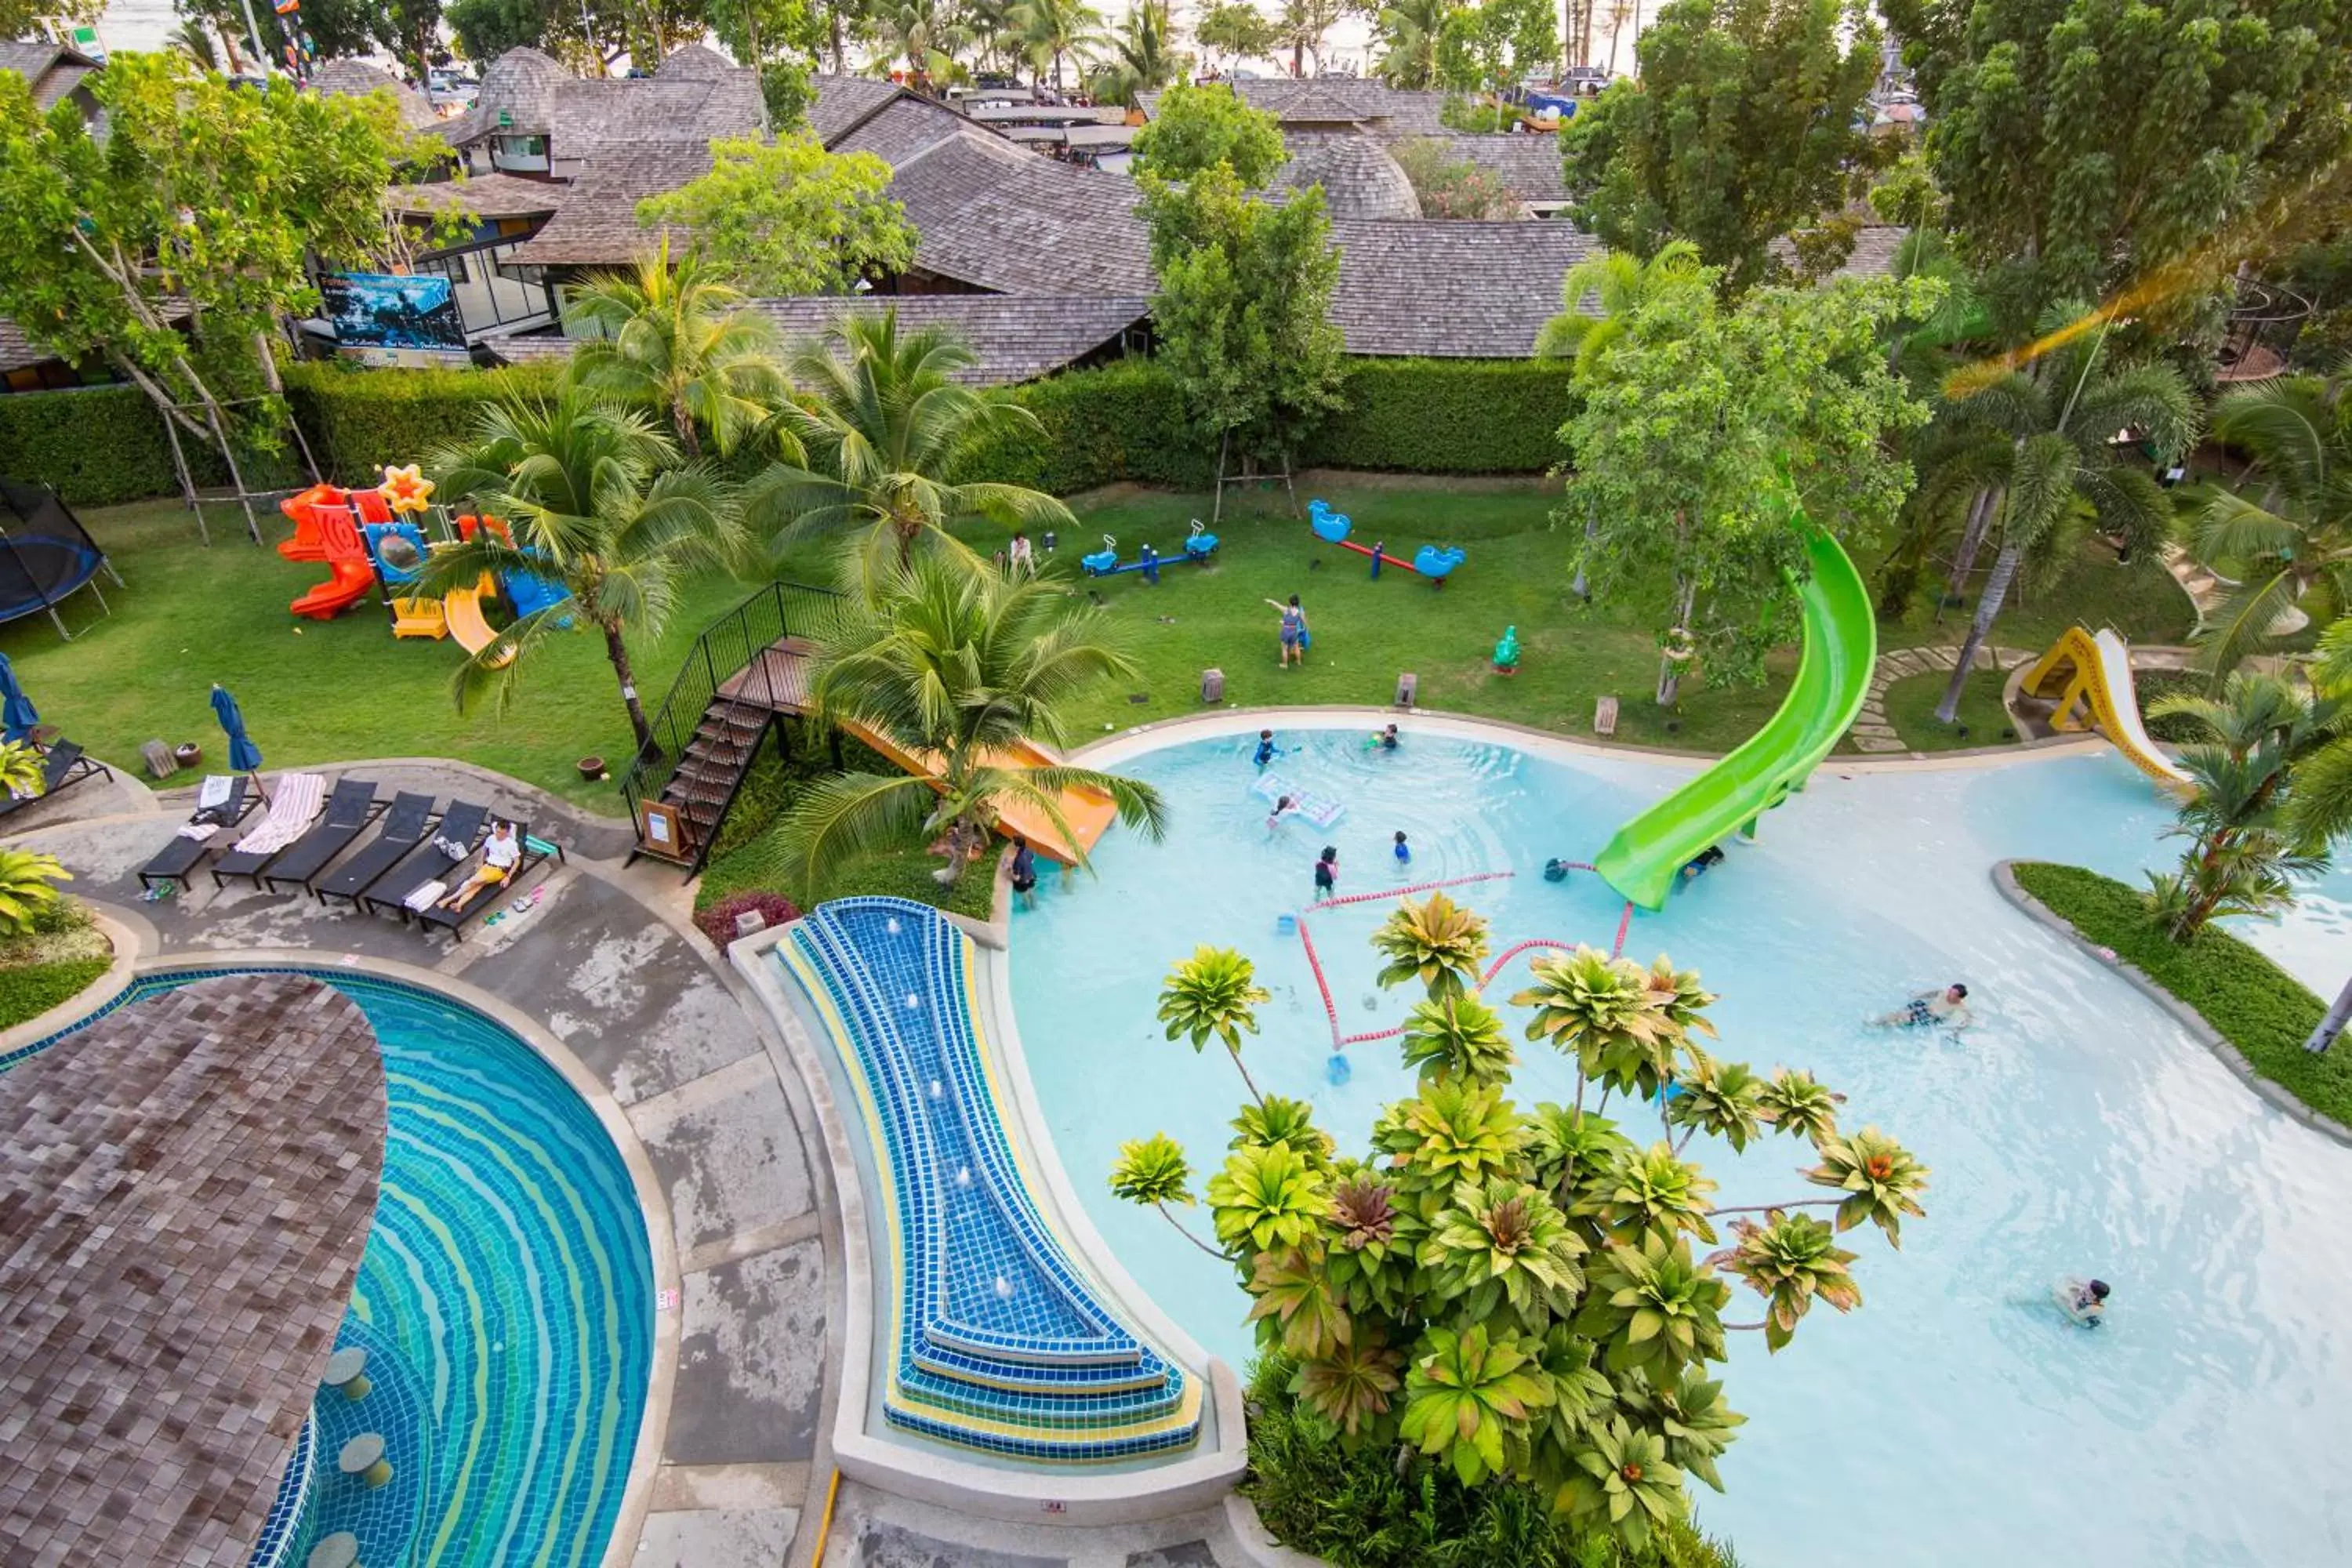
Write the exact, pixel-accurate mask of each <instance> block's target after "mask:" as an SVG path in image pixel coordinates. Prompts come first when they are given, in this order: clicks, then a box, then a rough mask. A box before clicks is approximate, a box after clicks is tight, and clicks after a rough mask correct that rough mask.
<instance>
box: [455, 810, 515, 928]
mask: <svg viewBox="0 0 2352 1568" xmlns="http://www.w3.org/2000/svg"><path fill="white" fill-rule="evenodd" d="M521 859H522V841H521V840H520V839H519V838H517V837H515V830H514V824H513V823H511V822H501V823H498V824H495V825H493V826H492V827H491V828H490V836H489V837H488V838H486V839H484V840H483V841H482V863H481V864H480V865H479V866H477V867H476V868H474V874H473V875H472V876H470V877H468V878H467V879H465V880H464V881H463V882H460V883H459V884H458V885H457V891H456V892H454V893H451V894H450V895H449V896H448V897H447V898H446V899H444V900H441V907H442V908H443V909H445V910H462V909H464V908H465V907H466V906H467V904H469V903H471V902H473V900H474V895H475V894H477V893H478V892H480V891H481V890H482V889H485V888H495V887H497V886H498V885H499V883H501V882H503V881H505V880H506V879H508V878H509V877H511V876H513V875H514V868H515V867H516V866H517V865H518V864H519V863H520V861H521Z"/></svg>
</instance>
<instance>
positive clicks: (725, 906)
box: [694, 890, 801, 952]
mask: <svg viewBox="0 0 2352 1568" xmlns="http://www.w3.org/2000/svg"><path fill="white" fill-rule="evenodd" d="M755 911H756V912H757V913H758V914H759V916H760V918H761V920H763V921H766V922H767V923H768V925H769V927H770V928H773V927H776V926H784V925H790V924H792V923H793V921H796V920H798V919H800V918H801V911H800V906H799V905H797V904H795V903H793V901H792V900H790V899H788V898H786V897H784V896H783V895H782V893H763V892H760V891H757V890H748V891H745V892H740V893H730V894H728V895H727V896H726V897H725V898H723V899H721V900H719V901H718V902H717V903H715V904H710V905H709V906H707V907H705V908H703V909H698V910H695V911H694V927H695V929H696V930H697V931H700V932H701V933H702V934H703V935H704V936H707V937H709V939H710V943H711V945H712V946H713V947H716V948H718V949H719V951H720V952H725V951H726V948H727V944H728V943H729V942H733V941H734V940H735V921H736V917H738V916H740V915H745V914H751V913H753V912H755Z"/></svg>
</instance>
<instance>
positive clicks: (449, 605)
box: [441, 572, 514, 669]
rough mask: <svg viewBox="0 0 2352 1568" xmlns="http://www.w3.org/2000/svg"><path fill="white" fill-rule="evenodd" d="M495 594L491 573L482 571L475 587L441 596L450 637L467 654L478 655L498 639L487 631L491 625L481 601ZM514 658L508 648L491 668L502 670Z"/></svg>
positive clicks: (493, 633) (493, 661) (491, 661)
mask: <svg viewBox="0 0 2352 1568" xmlns="http://www.w3.org/2000/svg"><path fill="white" fill-rule="evenodd" d="M494 591H495V586H494V584H492V583H491V581H490V574H488V573H487V572H485V573H483V574H482V580H481V581H480V582H479V583H477V584H475V585H474V586H472V587H470V588H452V589H450V590H449V591H448V593H446V594H445V595H442V597H441V614H442V616H443V619H444V620H445V621H446V624H447V626H448V627H449V635H450V636H451V637H456V638H457V646H458V647H462V648H464V649H465V650H466V651H467V653H469V654H472V653H479V652H481V651H482V650H483V649H484V648H486V647H489V646H490V644H491V643H492V642H494V641H496V640H497V639H498V635H499V634H498V633H497V632H495V631H493V630H491V629H490V623H489V622H488V620H487V619H485V618H484V616H483V615H482V600H483V598H484V597H485V596H486V595H489V594H491V593H492V592H494ZM512 658H514V649H512V648H509V649H508V650H507V651H506V653H505V654H504V655H503V656H502V657H500V658H494V659H492V660H490V668H493V669H500V668H505V666H506V665H507V663H508V662H509V660H511V659H512Z"/></svg>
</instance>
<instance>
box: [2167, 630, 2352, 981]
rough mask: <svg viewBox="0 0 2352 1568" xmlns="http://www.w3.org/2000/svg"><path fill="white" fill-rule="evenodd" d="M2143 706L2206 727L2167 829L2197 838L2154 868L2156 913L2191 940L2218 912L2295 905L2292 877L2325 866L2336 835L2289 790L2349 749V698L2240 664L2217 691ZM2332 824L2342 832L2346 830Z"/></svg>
mask: <svg viewBox="0 0 2352 1568" xmlns="http://www.w3.org/2000/svg"><path fill="white" fill-rule="evenodd" d="M2148 711H2149V713H2150V715H2151V716H2153V717H2155V718H2159V719H2162V718H2171V717H2179V718H2184V719H2188V720H2189V721H2192V723H2193V724H2194V725H2195V727H2196V729H2197V730H2198V731H2199V732H2200V733H2199V739H2198V740H2197V741H2195V742H2192V743H2190V744H2189V745H2187V746H2184V747H2182V748H2181V752H2180V766H2181V767H2182V769H2183V770H2185V771H2186V772H2187V773H2189V776H2190V778H2191V779H2192V780H2193V781H2194V783H2195V785H2196V794H2195V795H2192V796H2191V797H2190V798H2189V801H2188V802H2187V804H2185V805H2182V806H2181V808H2180V819H2179V823H2178V824H2177V825H2176V826H2174V827H2173V828H2172V829H2171V830H2170V831H2172V832H2173V833H2176V834H2179V835H2180V836H2182V837H2187V838H2189V840H2191V842H2190V844H2189V850H2188V852H2187V853H2186V854H2184V855H2183V856H2182V857H2181V860H2180V867H2179V869H2178V870H2177V871H2170V872H2157V873H2151V874H2150V875H2149V878H2148V882H2149V892H2148V908H2149V912H2150V913H2151V914H2152V915H2153V916H2154V917H2155V918H2157V919H2158V921H2161V922H2163V924H2164V925H2165V927H2166V929H2167V931H2168V932H2169V934H2170V935H2171V937H2172V939H2173V940H2174V941H2175V942H2187V941H2188V940H2189V938H2191V937H2193V936H2195V935H2196V934H2197V932H2198V931H2200V930H2202V929H2203V928H2204V926H2205V923H2206V922H2207V921H2210V920H2213V919H2215V918H2217V917H2220V916H2226V915H2271V914H2276V913H2277V912H2279V911H2280V910H2283V909H2284V908H2286V907H2287V906H2288V905H2289V904H2291V903H2293V902H2294V882H2293V879H2294V877H2295V876H2297V875H2299V874H2304V873H2307V872H2312V871H2315V870H2317V869H2319V868H2321V867H2323V866H2324V865H2325V864H2326V857H2325V851H2326V846H2327V843H2328V841H2329V837H2331V836H2330V835H2329V833H2328V832H2327V828H2328V827H2329V826H2330V824H2329V823H2328V822H2327V820H2326V816H2327V813H2326V808H2325V806H2324V805H2323V807H2322V808H2321V810H2319V811H2318V812H2312V811H2310V810H2308V809H2305V811H2303V812H2302V813H2300V814H2298V811H2297V806H2296V802H2295V800H2294V796H2295V795H2296V793H2297V791H2298V790H2299V789H2300V787H2301V785H2302V784H2303V782H2304V780H2305V770H2306V769H2307V768H2308V767H2310V766H2311V765H2313V764H2314V763H2318V762H2319V760H2320V759H2322V758H2323V757H2325V756H2326V754H2327V753H2328V752H2331V751H2333V750H2336V749H2339V748H2347V747H2352V740H2347V738H2346V737H2347V729H2352V703H2347V700H2345V699H2343V698H2342V697H2340V696H2337V695H2335V694H2332V693H2330V692H2329V691H2327V690H2326V689H2312V688H2309V687H2305V686H2303V685H2300V684H2297V683H2295V682H2293V681H2290V680H2288V679H2285V678H2284V677H2281V676H2276V675H2264V674H2257V673H2255V672H2253V671H2252V670H2244V669H2241V670H2238V671H2235V672H2234V673H2232V674H2231V676H2230V678H2229V680H2228V681H2227V683H2226V684H2225V685H2224V686H2223V687H2222V689H2221V695H2220V696H2219V697H2204V696H2194V695H2180V696H2173V697H2168V698H2165V699H2163V700H2160V701H2158V702H2157V703H2155V704H2154V705H2153V706H2152V707H2151V708H2150V709H2149V710H2148ZM2336 765H2337V766H2339V767H2340V766H2342V765H2343V764H2342V763H2337V764H2336ZM2334 826H2336V828H2337V830H2338V836H2340V831H2341V828H2342V826H2346V825H2345V824H2343V823H2340V822H2339V823H2337V824H2335V825H2334Z"/></svg>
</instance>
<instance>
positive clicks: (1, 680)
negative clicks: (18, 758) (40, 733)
mask: <svg viewBox="0 0 2352 1568" xmlns="http://www.w3.org/2000/svg"><path fill="white" fill-rule="evenodd" d="M40 721H41V710H39V709H37V708H36V707H34V706H33V700H32V699H31V698H29V697H27V696H26V695H25V689H24V688H23V687H22V686H20V685H18V684H17V683H16V666H15V665H13V664H11V663H9V662H8V656H7V655H6V654H5V653H0V738H5V739H7V740H11V741H27V740H30V739H32V735H33V726H34V725H36V724H38V723H39V722H40Z"/></svg>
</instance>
